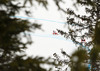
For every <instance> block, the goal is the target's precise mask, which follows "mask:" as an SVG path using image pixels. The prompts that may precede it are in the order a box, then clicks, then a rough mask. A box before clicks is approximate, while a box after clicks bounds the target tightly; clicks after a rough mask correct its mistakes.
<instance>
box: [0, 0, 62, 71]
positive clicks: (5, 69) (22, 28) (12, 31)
mask: <svg viewBox="0 0 100 71" xmlns="http://www.w3.org/2000/svg"><path fill="white" fill-rule="evenodd" d="M34 1H36V2H37V3H39V4H42V5H43V7H45V8H46V9H47V5H48V1H47V0H23V1H21V0H0V71H47V68H43V67H42V66H41V65H45V64H47V65H48V66H49V65H52V66H53V65H54V66H55V65H56V63H55V62H54V61H51V58H47V59H45V58H44V57H34V58H33V57H29V56H26V54H25V53H24V51H25V49H26V48H27V45H30V44H32V40H31V37H30V35H28V34H27V33H26V32H32V31H33V30H35V29H41V25H39V24H37V23H30V22H29V21H28V20H22V19H19V18H15V17H14V16H15V15H16V14H18V13H19V12H20V11H21V10H22V9H24V10H25V13H26V15H28V14H29V13H30V11H27V10H26V7H27V5H26V4H27V2H29V3H30V5H31V6H32V5H34V4H33V2H34ZM54 2H57V1H54ZM22 3H23V4H22ZM57 3H59V2H57ZM57 7H58V8H60V5H59V4H57ZM24 38H26V39H27V41H26V42H23V39H24ZM51 70H52V68H50V69H49V71H51Z"/></svg>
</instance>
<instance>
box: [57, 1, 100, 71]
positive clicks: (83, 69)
mask: <svg viewBox="0 0 100 71" xmlns="http://www.w3.org/2000/svg"><path fill="white" fill-rule="evenodd" d="M73 5H74V6H75V8H76V9H77V8H78V6H81V7H82V6H83V7H84V8H85V12H86V14H85V15H80V14H77V13H76V12H75V11H74V10H72V9H70V8H68V9H67V11H66V13H67V15H68V17H67V23H68V29H69V32H63V31H62V30H58V32H59V33H61V34H62V35H64V36H65V38H67V39H68V38H70V39H71V40H72V41H73V42H74V44H76V45H77V44H79V45H80V46H79V47H78V48H80V49H78V50H77V51H76V52H74V53H73V54H72V56H71V58H70V61H69V63H70V65H69V66H70V67H71V71H88V70H90V71H100V0H76V3H74V4H73ZM78 39H80V40H81V39H85V40H86V43H83V42H80V41H79V40H78ZM87 40H89V41H87ZM84 47H85V49H83V48H84ZM90 47H92V49H91V50H90ZM67 57H68V56H67ZM74 57H77V59H78V60H77V61H76V62H75V61H74V60H73V58H74ZM67 64H68V63H67ZM86 64H88V66H89V67H88V69H87V66H86Z"/></svg>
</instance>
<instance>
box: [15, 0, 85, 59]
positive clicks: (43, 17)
mask: <svg viewBox="0 0 100 71" xmlns="http://www.w3.org/2000/svg"><path fill="white" fill-rule="evenodd" d="M65 2H66V3H65V4H61V6H62V8H64V9H65V10H66V8H69V7H70V8H73V5H72V0H65ZM35 6H36V7H31V8H27V9H28V10H30V11H31V12H32V14H31V16H30V17H27V16H26V15H25V14H24V13H23V12H21V13H20V14H17V15H16V17H19V18H22V19H27V20H29V21H30V22H36V23H40V24H41V25H42V27H41V28H42V29H43V30H44V31H42V30H36V31H35V32H34V33H28V34H31V37H32V40H33V44H32V45H28V49H27V50H26V53H27V55H29V56H43V57H49V56H50V57H53V53H58V54H61V53H60V51H61V49H63V50H64V51H66V52H67V53H68V54H70V55H71V54H72V53H73V52H74V51H75V50H76V49H77V47H76V46H75V45H74V44H73V42H72V41H71V40H66V38H64V37H63V36H61V35H60V34H59V35H53V34H52V33H53V30H55V31H56V29H60V30H63V31H65V32H67V31H68V28H67V26H65V24H64V22H66V17H67V14H65V13H63V12H59V11H58V10H57V7H56V6H55V4H54V3H53V1H52V0H49V5H48V10H46V9H45V8H43V7H42V6H38V4H37V3H35ZM73 9H74V8H73ZM83 10H84V9H82V8H80V11H81V14H84V12H83ZM82 12H83V13H82ZM66 24H67V23H66Z"/></svg>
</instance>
